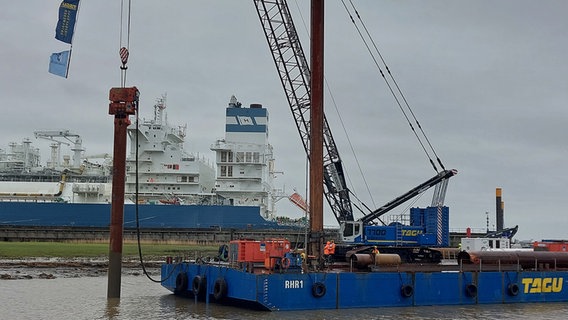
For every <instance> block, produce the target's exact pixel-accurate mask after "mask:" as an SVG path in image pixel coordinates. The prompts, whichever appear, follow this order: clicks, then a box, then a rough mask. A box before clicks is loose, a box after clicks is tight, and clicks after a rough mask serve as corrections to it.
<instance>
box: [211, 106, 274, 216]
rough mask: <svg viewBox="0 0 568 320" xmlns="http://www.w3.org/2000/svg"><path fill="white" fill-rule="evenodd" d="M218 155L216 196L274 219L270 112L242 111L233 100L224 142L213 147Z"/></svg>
mask: <svg viewBox="0 0 568 320" xmlns="http://www.w3.org/2000/svg"><path fill="white" fill-rule="evenodd" d="M211 150H213V151H215V153H216V164H217V177H216V183H215V192H216V193H218V194H219V195H220V196H222V197H224V198H226V199H227V200H228V201H229V203H230V204H232V205H236V206H259V207H260V212H261V215H262V216H263V217H264V218H266V219H271V218H273V216H274V211H275V209H274V200H273V199H274V197H273V195H274V186H273V181H274V156H273V151H272V145H270V143H268V110H267V109H266V108H263V107H262V105H260V104H251V105H250V107H249V108H245V107H242V104H241V103H240V102H238V101H237V98H236V97H235V96H232V97H231V99H230V101H229V105H228V107H227V109H226V124H225V139H220V140H217V141H216V142H215V143H214V144H213V145H211Z"/></svg>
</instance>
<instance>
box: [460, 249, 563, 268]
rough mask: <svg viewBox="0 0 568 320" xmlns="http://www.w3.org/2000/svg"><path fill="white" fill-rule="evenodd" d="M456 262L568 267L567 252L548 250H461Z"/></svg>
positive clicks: (525, 266)
mask: <svg viewBox="0 0 568 320" xmlns="http://www.w3.org/2000/svg"><path fill="white" fill-rule="evenodd" d="M458 262H460V263H464V264H477V265H483V264H491V265H496V264H507V265H511V264H513V265H515V264H518V265H520V266H521V267H523V268H525V269H533V268H536V269H541V268H546V269H549V268H550V269H556V268H568V252H549V251H503V250H495V251H462V252H460V253H459V254H458Z"/></svg>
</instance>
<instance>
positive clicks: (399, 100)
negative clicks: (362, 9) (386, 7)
mask: <svg viewBox="0 0 568 320" xmlns="http://www.w3.org/2000/svg"><path fill="white" fill-rule="evenodd" d="M341 2H342V3H343V6H344V8H345V10H346V11H347V13H348V15H349V18H350V19H351V22H352V23H353V25H354V26H355V28H356V30H357V32H358V33H359V36H360V37H361V40H362V41H363V43H364V44H365V47H366V48H367V51H368V52H369V54H370V55H371V58H372V59H373V61H374V63H375V66H376V67H377V69H378V70H379V72H380V74H381V76H382V78H383V80H384V81H385V83H386V84H387V87H388V88H389V90H390V92H391V94H392V96H393V97H394V99H395V101H396V103H397V105H398V107H399V109H400V111H401V112H402V114H403V115H404V117H405V118H406V121H407V122H408V125H409V126H410V128H411V129H412V132H413V133H414V135H415V136H416V138H417V140H418V142H419V143H420V146H421V147H422V149H423V150H424V152H425V154H426V156H427V158H428V160H429V161H430V164H431V165H432V167H433V168H434V170H435V171H436V172H438V168H437V167H436V165H435V163H434V161H433V160H432V158H431V157H430V153H429V152H428V151H427V150H426V147H425V145H424V143H423V142H422V139H421V138H420V136H419V135H418V133H417V132H416V130H415V129H414V126H413V125H412V122H411V121H410V118H409V116H408V114H407V112H406V111H405V110H404V107H403V105H402V103H401V99H402V101H403V102H404V104H405V105H406V108H407V109H408V111H409V112H410V114H411V116H412V118H413V119H414V122H415V123H416V125H417V127H418V128H419V129H420V131H421V133H422V135H423V136H424V139H425V140H426V142H427V144H428V146H429V148H430V150H431V151H432V153H433V154H434V156H435V157H436V160H437V162H438V164H439V165H440V167H441V168H442V169H443V170H445V168H444V165H443V164H442V161H441V160H440V157H438V154H437V153H436V150H435V149H434V147H433V146H432V144H431V143H430V140H429V139H428V136H427V135H426V133H425V132H424V129H423V128H422V126H421V125H420V122H419V121H418V119H417V118H416V115H415V114H414V112H413V111H412V108H411V107H410V104H409V103H408V100H407V99H406V97H405V96H404V94H403V92H402V90H401V89H400V86H399V85H398V83H397V81H396V80H395V78H394V76H393V75H392V73H391V71H390V69H389V67H388V65H387V63H386V61H385V60H384V58H383V56H382V54H381V52H380V50H379V49H378V47H377V45H376V43H375V41H374V40H373V37H372V36H371V34H370V33H369V30H368V29H367V27H366V25H365V23H364V22H363V19H362V18H361V15H360V14H359V12H358V11H357V9H356V8H355V5H354V4H353V1H352V0H349V3H350V4H351V7H352V8H353V11H354V12H355V14H356V16H357V18H358V20H359V22H360V24H361V25H362V26H363V29H364V30H365V33H366V35H367V37H368V38H369V39H370V41H371V43H372V45H373V47H374V49H375V51H376V53H377V55H378V56H379V58H380V60H381V62H382V63H383V65H384V67H385V70H386V71H387V73H388V74H389V76H390V78H391V80H392V82H393V84H394V86H395V87H396V89H397V91H398V94H399V95H400V97H401V98H399V97H398V96H397V95H396V93H395V91H394V89H393V86H392V85H391V84H390V82H389V80H388V79H387V78H386V76H385V73H384V72H383V69H382V68H381V66H380V65H379V62H378V61H377V58H376V57H375V54H374V53H373V51H372V50H371V48H370V46H369V43H368V42H367V40H366V39H365V37H364V35H363V34H362V32H361V29H360V28H359V26H358V25H357V23H356V22H355V19H354V18H353V15H352V14H351V11H350V10H349V8H348V7H347V5H346V4H345V1H344V0H341Z"/></svg>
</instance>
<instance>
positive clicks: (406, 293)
mask: <svg viewBox="0 0 568 320" xmlns="http://www.w3.org/2000/svg"><path fill="white" fill-rule="evenodd" d="M400 294H401V295H402V296H403V297H405V298H409V297H412V295H413V294H414V287H412V285H409V284H405V285H403V286H402V287H401V288H400Z"/></svg>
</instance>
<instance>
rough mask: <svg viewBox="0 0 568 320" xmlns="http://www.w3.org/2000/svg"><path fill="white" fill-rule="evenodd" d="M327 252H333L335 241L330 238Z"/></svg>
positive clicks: (332, 253) (331, 253)
mask: <svg viewBox="0 0 568 320" xmlns="http://www.w3.org/2000/svg"><path fill="white" fill-rule="evenodd" d="M329 254H330V255H334V254H335V241H333V240H331V243H330V244H329Z"/></svg>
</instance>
